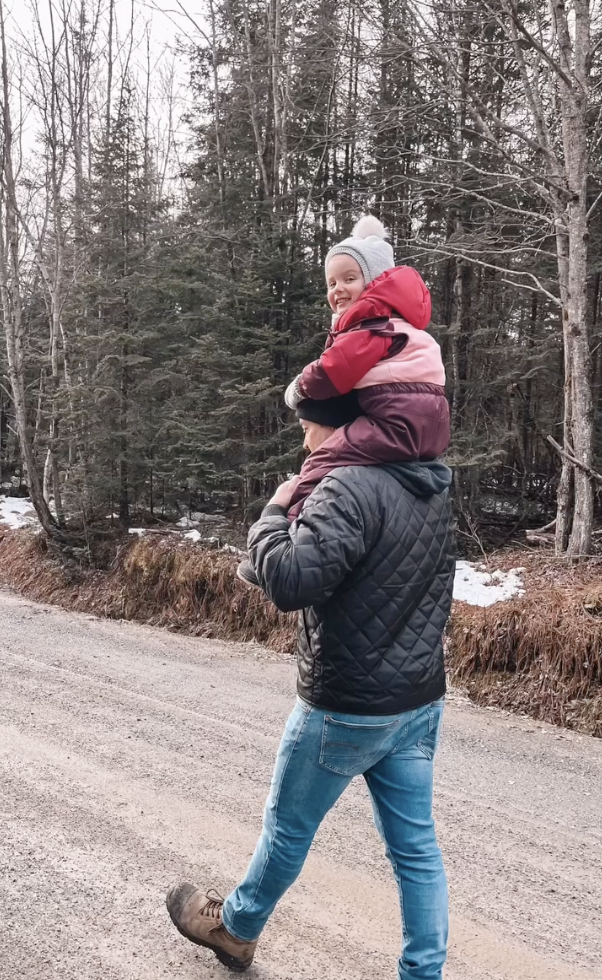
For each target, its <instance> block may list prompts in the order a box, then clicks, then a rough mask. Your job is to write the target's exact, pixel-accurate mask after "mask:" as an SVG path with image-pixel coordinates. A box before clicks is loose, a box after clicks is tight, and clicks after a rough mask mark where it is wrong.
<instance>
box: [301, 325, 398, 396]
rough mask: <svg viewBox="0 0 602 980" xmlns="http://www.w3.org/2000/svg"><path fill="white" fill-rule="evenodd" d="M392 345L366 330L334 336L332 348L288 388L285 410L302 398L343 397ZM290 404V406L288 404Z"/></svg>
mask: <svg viewBox="0 0 602 980" xmlns="http://www.w3.org/2000/svg"><path fill="white" fill-rule="evenodd" d="M392 342H393V338H392V337H391V335H390V334H389V335H385V334H377V333H372V331H370V330H352V331H351V332H350V333H342V334H335V338H334V342H333V344H332V346H331V347H329V348H328V349H327V350H325V351H324V353H323V354H321V355H320V357H319V358H318V360H317V361H312V363H311V364H308V365H307V367H305V368H303V371H302V372H301V374H300V375H299V376H298V377H297V378H295V380H294V381H293V382H292V383H291V384H290V385H289V387H288V388H287V391H286V395H285V400H286V404H287V405H288V406H289V408H295V407H296V405H297V403H298V402H299V401H301V400H302V399H303V398H317V399H322V398H333V397H335V395H346V394H347V392H348V391H351V390H352V388H355V386H356V384H357V383H358V381H360V380H361V379H362V378H363V377H364V375H365V374H367V373H368V371H369V370H370V368H373V367H374V365H375V364H378V362H379V361H381V360H382V359H383V357H384V356H385V354H386V353H387V351H388V350H389V348H390V346H391V344H392ZM295 397H296V401H295ZM293 401H294V404H291V403H292V402H293Z"/></svg>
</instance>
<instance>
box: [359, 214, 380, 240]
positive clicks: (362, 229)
mask: <svg viewBox="0 0 602 980" xmlns="http://www.w3.org/2000/svg"><path fill="white" fill-rule="evenodd" d="M351 237H352V238H372V237H374V238H382V239H385V238H388V237H389V233H388V232H387V229H386V228H385V226H384V225H383V223H382V221H379V220H378V218H377V217H376V216H375V215H373V214H365V215H364V217H363V218H360V220H359V221H358V222H357V224H355V225H354V226H353V231H352V232H351Z"/></svg>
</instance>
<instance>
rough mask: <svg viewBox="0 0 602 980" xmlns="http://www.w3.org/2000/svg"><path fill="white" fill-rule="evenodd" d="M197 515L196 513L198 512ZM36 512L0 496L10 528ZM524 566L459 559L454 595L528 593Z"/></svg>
mask: <svg viewBox="0 0 602 980" xmlns="http://www.w3.org/2000/svg"><path fill="white" fill-rule="evenodd" d="M195 516H196V515H195ZM37 523H38V521H37V517H36V513H35V511H34V509H33V506H32V503H31V500H30V499H29V498H28V497H3V496H0V524H6V525H8V527H10V528H21V527H35V526H36V525H37ZM178 526H179V527H180V528H181V529H182V530H181V534H182V537H184V538H186V539H187V540H189V541H193V542H194V543H195V544H197V543H199V542H201V543H204V544H212V543H215V544H216V545H219V542H218V539H217V538H209V539H203V536H202V535H201V534H200V532H199V531H197V530H196V528H193V529H192V530H188V531H185V530H184V529H185V528H186V527H189V526H190V521H189V519H188V518H182V520H181V521H179V522H178ZM145 531H146V528H143V527H131V528H130V529H129V533H130V534H136V535H138V536H139V537H141V536H142V535H143V534H144V533H145ZM219 550H221V551H229V552H231V553H232V554H237V555H240V556H241V557H242V556H243V554H244V553H243V552H242V551H239V549H238V548H234V547H232V545H228V544H225V545H221V548H219ZM523 572H524V568H512V569H511V570H510V571H509V572H502V571H500V570H499V569H498V570H497V571H495V572H491V573H490V572H488V571H487V569H486V566H485V565H475V564H474V563H473V562H469V561H458V563H457V565H456V578H455V582H454V599H455V600H456V601H457V602H467V603H468V604H469V605H471V606H492V605H493V604H494V603H495V602H504V601H505V600H507V599H511V598H512V597H513V596H521V595H524V594H525V590H524V588H523V581H522V577H521V576H522V573H523Z"/></svg>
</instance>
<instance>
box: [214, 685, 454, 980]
mask: <svg viewBox="0 0 602 980" xmlns="http://www.w3.org/2000/svg"><path fill="white" fill-rule="evenodd" d="M442 715H443V700H441V701H434V702H433V703H432V704H428V705H425V706H424V707H422V708H416V709H415V710H413V711H406V712H403V714H398V715H387V716H385V717H383V716H380V715H377V716H374V715H372V716H370V715H346V714H340V713H336V712H333V711H325V710H323V709H321V708H314V707H312V706H311V705H309V704H306V703H305V702H304V701H301V700H300V699H298V700H297V704H296V706H295V708H294V710H293V712H292V714H291V715H290V717H289V719H288V722H287V724H286V728H285V730H284V735H283V736H282V741H281V743H280V748H279V750H278V756H277V758H276V766H275V769H274V775H273V778H272V785H271V788H270V793H269V796H268V799H267V803H266V808H265V814H264V819H263V830H262V834H261V837H260V839H259V841H258V844H257V847H256V848H255V853H254V855H253V857H252V858H251V863H250V864H249V867H248V869H247V872H246V875H245V877H244V880H243V881H242V882H241V884H240V885H239V886H238V888H235V889H234V891H233V892H232V893H231V894H230V895H229V896H228V897H227V899H226V901H225V902H224V908H223V922H224V925H225V926H226V929H227V930H228V931H229V932H230V933H231V934H232V935H233V936H236V937H237V938H238V939H243V940H247V941H251V940H254V939H257V937H258V936H259V934H260V933H261V930H262V929H263V927H264V925H265V924H266V922H267V920H268V918H269V916H270V915H271V913H272V912H273V910H274V908H275V906H276V904H277V902H278V900H279V899H280V898H281V897H282V895H283V894H284V892H285V891H286V890H287V888H289V887H290V886H291V885H292V883H293V882H294V881H295V879H296V878H297V876H298V875H299V872H300V871H301V868H302V867H303V863H304V861H305V858H306V857H307V852H308V851H309V848H310V846H311V842H312V840H313V838H314V835H315V833H316V831H317V829H318V827H319V826H320V823H321V822H322V820H323V818H324V816H325V815H326V813H327V812H328V811H329V810H330V808H331V807H332V806H333V805H334V804H335V803H336V801H337V799H338V798H339V796H340V795H341V794H342V792H343V791H344V789H345V788H346V787H347V786H348V785H349V783H350V782H351V780H352V779H353V777H354V776H360V775H363V777H364V779H365V780H366V783H367V784H368V789H369V791H370V795H371V797H372V806H373V811H374V820H375V823H376V826H377V829H378V831H379V833H380V835H381V837H382V838H383V840H384V842H385V848H386V853H387V857H388V858H389V860H390V861H391V864H392V865H393V871H394V874H395V877H396V879H397V884H398V887H399V899H400V905H401V919H402V934H403V945H402V954H401V958H400V960H399V969H398V978H399V980H441V976H442V969H443V964H444V962H445V957H446V947H447V930H448V913H447V883H446V879H445V871H444V869H443V861H442V858H441V851H440V850H439V848H438V846H437V841H436V837H435V825H434V822H433V816H432V796H433V757H434V755H435V750H436V748H437V742H438V738H439V730H440V726H441V718H442Z"/></svg>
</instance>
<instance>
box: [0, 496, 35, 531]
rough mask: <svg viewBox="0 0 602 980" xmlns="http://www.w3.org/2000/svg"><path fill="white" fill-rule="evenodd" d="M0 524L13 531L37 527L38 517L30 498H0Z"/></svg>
mask: <svg viewBox="0 0 602 980" xmlns="http://www.w3.org/2000/svg"><path fill="white" fill-rule="evenodd" d="M0 524H6V525H7V526H8V527H10V528H12V529H13V530H15V529H17V528H20V527H33V526H36V525H37V524H38V517H37V514H36V512H35V510H34V508H33V504H32V502H31V500H30V499H29V497H0Z"/></svg>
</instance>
